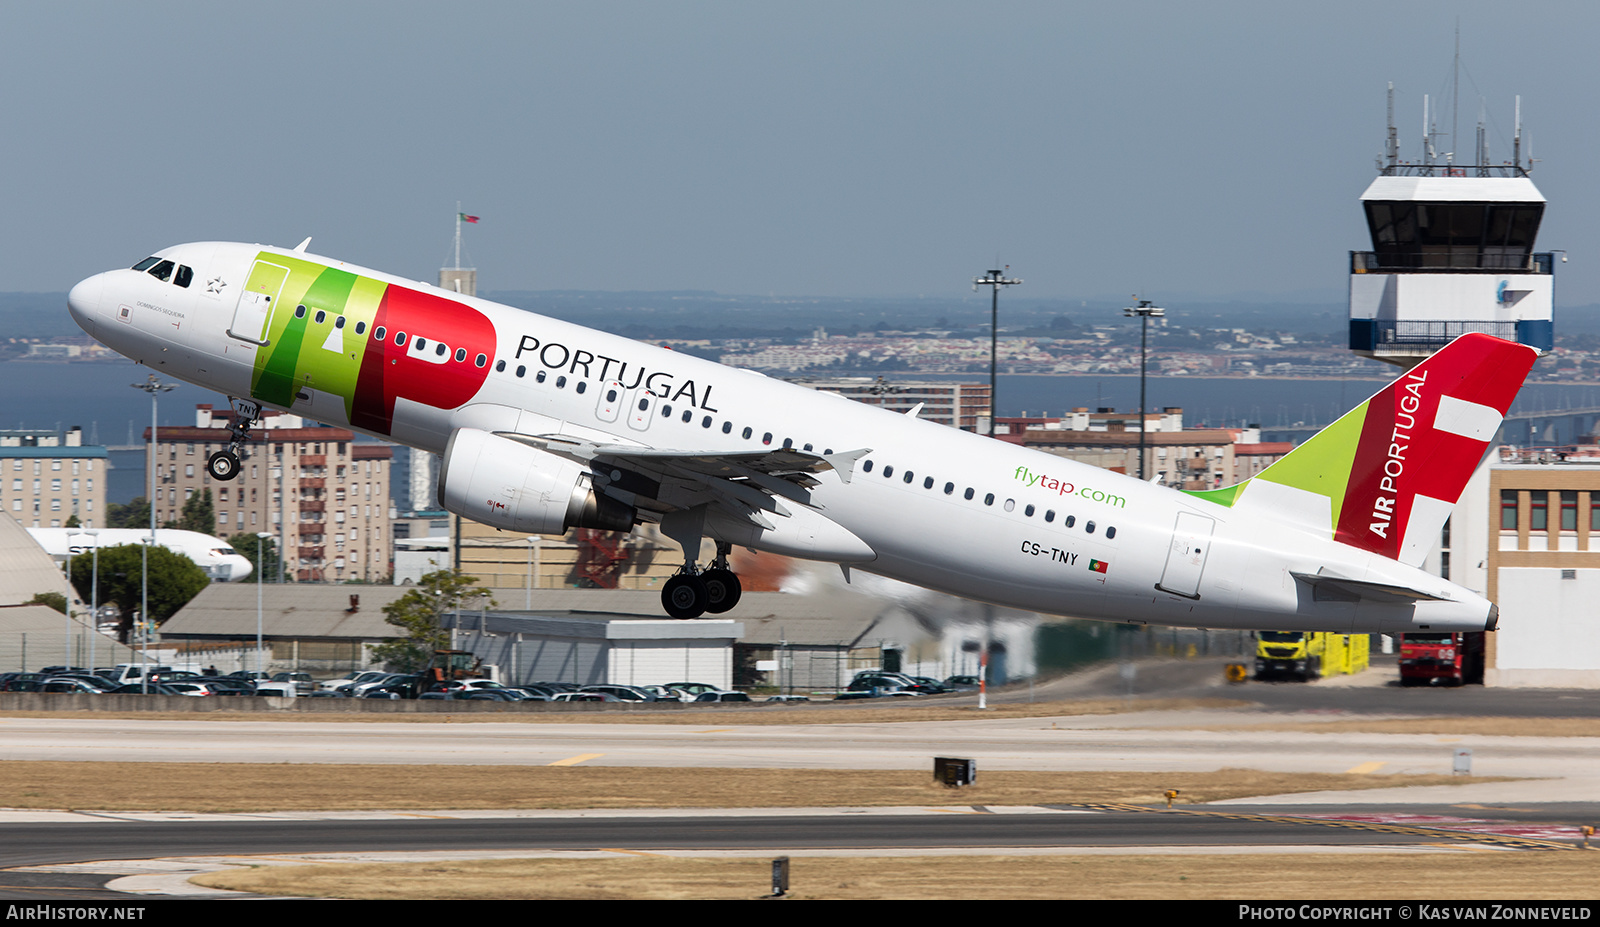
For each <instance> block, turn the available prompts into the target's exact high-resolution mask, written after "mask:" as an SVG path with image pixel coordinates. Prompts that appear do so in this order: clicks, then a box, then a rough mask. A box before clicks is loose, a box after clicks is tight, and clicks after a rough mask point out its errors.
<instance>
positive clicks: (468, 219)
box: [456, 212, 478, 225]
mask: <svg viewBox="0 0 1600 927" xmlns="http://www.w3.org/2000/svg"><path fill="white" fill-rule="evenodd" d="M456 215H458V216H460V217H461V221H462V222H471V223H472V224H474V225H476V224H477V223H478V217H477V216H469V215H467V214H466V213H464V212H458V213H456Z"/></svg>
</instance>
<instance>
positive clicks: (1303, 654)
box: [1256, 631, 1371, 682]
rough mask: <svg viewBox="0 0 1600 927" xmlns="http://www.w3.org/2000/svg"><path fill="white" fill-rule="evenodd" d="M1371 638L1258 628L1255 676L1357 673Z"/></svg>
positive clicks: (1303, 678) (1310, 676)
mask: <svg viewBox="0 0 1600 927" xmlns="http://www.w3.org/2000/svg"><path fill="white" fill-rule="evenodd" d="M1370 648H1371V638H1369V637H1368V636H1367V635H1365V634H1329V633H1327V632H1325V631H1257V632H1256V678H1257V679H1298V680H1300V681H1301V682H1307V681H1309V680H1312V679H1316V678H1318V677H1321V676H1338V675H1341V674H1344V673H1359V672H1361V671H1362V670H1364V669H1366V668H1367V663H1368V660H1369V652H1370Z"/></svg>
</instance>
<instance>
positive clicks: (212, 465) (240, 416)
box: [206, 399, 261, 482]
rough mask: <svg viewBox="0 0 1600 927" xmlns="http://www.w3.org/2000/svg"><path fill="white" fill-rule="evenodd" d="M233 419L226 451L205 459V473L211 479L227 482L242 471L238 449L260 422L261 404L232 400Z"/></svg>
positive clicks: (213, 453)
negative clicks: (209, 475)
mask: <svg viewBox="0 0 1600 927" xmlns="http://www.w3.org/2000/svg"><path fill="white" fill-rule="evenodd" d="M233 411H234V419H233V424H232V425H229V426H228V449H227V450H224V451H214V452H212V454H211V456H210V457H207V458H206V472H207V473H209V474H211V478H212V479H215V480H221V481H223V482H227V481H228V480H232V479H234V478H236V477H237V476H238V475H239V471H240V470H242V469H244V467H243V465H242V464H240V462H239V458H240V448H241V447H242V446H243V444H244V443H245V442H246V441H248V440H250V429H251V428H254V427H255V425H256V423H257V422H259V421H260V420H261V403H259V402H254V401H252V400H249V399H234V400H233Z"/></svg>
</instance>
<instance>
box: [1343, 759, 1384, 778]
mask: <svg viewBox="0 0 1600 927" xmlns="http://www.w3.org/2000/svg"><path fill="white" fill-rule="evenodd" d="M1388 765H1389V764H1388V763H1384V762H1378V761H1376V760H1375V761H1373V762H1371V763H1362V764H1361V765H1360V766H1352V767H1351V768H1349V769H1347V770H1345V773H1346V774H1347V775H1352V776H1365V775H1368V774H1369V773H1375V772H1377V771H1378V770H1380V769H1382V768H1383V767H1385V766H1388Z"/></svg>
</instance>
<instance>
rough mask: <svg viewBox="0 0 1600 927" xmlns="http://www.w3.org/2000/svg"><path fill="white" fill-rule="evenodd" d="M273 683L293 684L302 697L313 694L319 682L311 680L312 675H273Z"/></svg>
mask: <svg viewBox="0 0 1600 927" xmlns="http://www.w3.org/2000/svg"><path fill="white" fill-rule="evenodd" d="M272 681H273V682H287V683H293V684H294V687H295V689H297V690H299V693H300V694H301V695H305V694H307V693H309V692H311V691H312V690H313V689H315V688H316V687H317V681H316V680H315V679H312V678H311V674H310V673H273V674H272Z"/></svg>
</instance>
